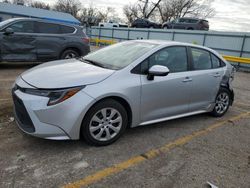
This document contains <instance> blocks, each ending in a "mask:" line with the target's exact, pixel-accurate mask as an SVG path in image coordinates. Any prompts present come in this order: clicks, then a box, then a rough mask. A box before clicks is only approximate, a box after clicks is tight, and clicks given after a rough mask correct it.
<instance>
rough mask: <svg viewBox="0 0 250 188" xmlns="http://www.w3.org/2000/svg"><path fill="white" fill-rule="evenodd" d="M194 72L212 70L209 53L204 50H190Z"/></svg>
mask: <svg viewBox="0 0 250 188" xmlns="http://www.w3.org/2000/svg"><path fill="white" fill-rule="evenodd" d="M191 52H192V57H193V68H194V70H207V69H211V68H212V63H211V58H210V53H209V52H208V51H206V50H202V49H198V48H191Z"/></svg>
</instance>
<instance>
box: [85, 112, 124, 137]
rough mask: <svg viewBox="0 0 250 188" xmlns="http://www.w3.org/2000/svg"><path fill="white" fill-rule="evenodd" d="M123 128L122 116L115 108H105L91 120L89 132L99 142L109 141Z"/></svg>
mask: <svg viewBox="0 0 250 188" xmlns="http://www.w3.org/2000/svg"><path fill="white" fill-rule="evenodd" d="M121 127H122V116H121V114H120V112H119V111H118V110H116V109H115V108H103V109H101V110H99V111H98V112H97V113H96V114H95V115H94V116H93V117H92V119H91V121H90V124H89V130H90V134H91V136H92V137H93V138H94V139H96V140H98V141H109V140H111V139H112V138H114V137H115V136H116V135H117V134H118V133H119V132H120V131H121Z"/></svg>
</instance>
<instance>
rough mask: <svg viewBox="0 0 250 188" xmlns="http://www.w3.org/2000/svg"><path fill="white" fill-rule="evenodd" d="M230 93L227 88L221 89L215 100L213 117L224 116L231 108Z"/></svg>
mask: <svg viewBox="0 0 250 188" xmlns="http://www.w3.org/2000/svg"><path fill="white" fill-rule="evenodd" d="M230 96H231V95H230V92H229V91H228V89H226V88H221V89H220V91H219V93H218V95H217V96H216V99H215V106H214V109H213V111H212V112H211V115H212V116H214V117H221V116H223V115H224V114H225V113H226V112H227V110H228V108H229V106H230V101H231V98H230Z"/></svg>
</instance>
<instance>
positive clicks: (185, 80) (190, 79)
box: [182, 77, 193, 82]
mask: <svg viewBox="0 0 250 188" xmlns="http://www.w3.org/2000/svg"><path fill="white" fill-rule="evenodd" d="M192 80H193V79H192V78H190V77H186V78H185V79H184V80H182V82H192Z"/></svg>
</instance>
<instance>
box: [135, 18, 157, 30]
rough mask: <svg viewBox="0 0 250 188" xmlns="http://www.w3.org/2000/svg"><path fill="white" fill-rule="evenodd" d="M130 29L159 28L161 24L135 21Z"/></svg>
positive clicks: (145, 20)
mask: <svg viewBox="0 0 250 188" xmlns="http://www.w3.org/2000/svg"><path fill="white" fill-rule="evenodd" d="M131 27H135V28H161V24H158V23H155V22H152V21H149V20H148V19H141V18H138V19H136V20H135V21H134V22H133V23H132V24H131Z"/></svg>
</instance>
